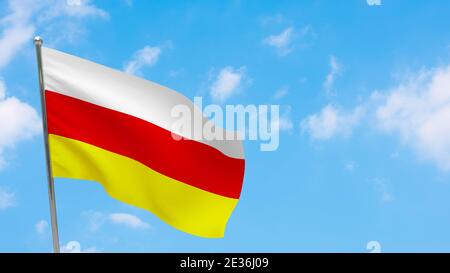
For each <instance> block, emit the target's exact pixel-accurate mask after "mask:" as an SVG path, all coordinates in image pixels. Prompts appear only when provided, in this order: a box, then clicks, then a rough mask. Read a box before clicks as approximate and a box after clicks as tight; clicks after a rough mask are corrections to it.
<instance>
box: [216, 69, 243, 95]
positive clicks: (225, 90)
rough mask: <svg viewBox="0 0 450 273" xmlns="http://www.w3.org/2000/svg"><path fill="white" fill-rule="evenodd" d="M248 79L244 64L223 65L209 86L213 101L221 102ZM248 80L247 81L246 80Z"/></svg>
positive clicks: (235, 91) (234, 92)
mask: <svg viewBox="0 0 450 273" xmlns="http://www.w3.org/2000/svg"><path fill="white" fill-rule="evenodd" d="M246 80H248V78H247V74H246V68H245V66H242V67H240V68H237V69H236V68H233V67H231V66H227V67H224V68H222V69H221V70H220V72H219V73H218V74H217V77H216V79H215V81H214V82H213V83H212V85H211V87H210V95H211V97H212V98H213V100H215V101H219V102H223V101H225V100H226V99H228V98H229V97H231V96H232V95H234V94H236V93H237V92H238V91H239V90H240V89H241V88H242V86H243V84H244V83H245V81H246ZM247 82H248V81H247Z"/></svg>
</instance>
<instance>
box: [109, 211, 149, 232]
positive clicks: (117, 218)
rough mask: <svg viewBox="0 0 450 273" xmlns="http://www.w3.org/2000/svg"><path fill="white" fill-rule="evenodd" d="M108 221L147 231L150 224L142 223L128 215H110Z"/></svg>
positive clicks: (137, 218) (133, 216)
mask: <svg viewBox="0 0 450 273" xmlns="http://www.w3.org/2000/svg"><path fill="white" fill-rule="evenodd" d="M108 219H109V220H110V221H111V222H112V223H114V224H118V225H124V226H127V227H129V228H132V229H149V228H150V224H148V223H146V222H144V221H142V220H141V219H140V218H139V217H137V216H136V215H132V214H129V213H111V214H110V215H109V216H108Z"/></svg>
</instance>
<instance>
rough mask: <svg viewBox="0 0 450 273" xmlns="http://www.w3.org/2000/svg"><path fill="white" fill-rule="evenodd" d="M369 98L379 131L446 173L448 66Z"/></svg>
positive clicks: (449, 153)
mask: <svg viewBox="0 0 450 273" xmlns="http://www.w3.org/2000/svg"><path fill="white" fill-rule="evenodd" d="M372 98H373V99H374V100H376V103H377V105H378V106H377V107H376V110H375V111H376V113H375V116H376V120H377V124H378V127H379V128H380V129H381V130H382V131H384V132H387V133H391V134H396V135H398V136H399V137H400V139H401V140H402V142H403V143H404V144H406V145H408V146H410V147H412V148H413V149H414V150H415V151H416V152H417V154H418V155H419V156H420V157H421V158H423V159H426V160H430V161H433V162H435V163H436V164H437V165H438V166H439V167H440V168H441V169H443V170H447V171H448V170H450V122H449V120H450V65H449V66H447V67H439V68H434V69H431V70H424V71H422V72H419V73H417V74H414V75H412V76H410V77H408V79H406V80H404V81H403V82H401V83H399V84H398V85H397V86H395V87H393V88H391V89H390V90H388V91H387V92H384V93H380V92H375V93H373V95H372Z"/></svg>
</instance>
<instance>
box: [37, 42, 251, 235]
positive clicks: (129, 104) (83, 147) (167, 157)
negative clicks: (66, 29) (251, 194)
mask: <svg viewBox="0 0 450 273" xmlns="http://www.w3.org/2000/svg"><path fill="white" fill-rule="evenodd" d="M42 61H43V72H44V82H45V105H46V110H47V123H48V133H49V144H50V157H51V166H52V169H53V175H54V177H62V178H73V179H84V180H92V181H96V182H99V183H100V184H101V185H102V186H103V187H104V189H105V190H106V192H107V193H108V194H109V195H110V196H111V197H113V198H115V199H117V200H120V201H122V202H124V203H127V204H130V205H133V206H136V207H140V208H143V209H146V210H148V211H150V212H152V213H154V214H155V215H157V216H158V217H159V218H161V219H162V220H163V221H165V222H166V223H168V224H170V225H172V226H173V227H175V228H177V229H180V230H182V231H185V232H187V233H190V234H193V235H197V236H202V237H211V238H214V237H223V235H224V231H225V226H226V223H227V221H228V218H229V217H230V215H231V213H232V211H233V209H234V207H235V206H236V204H237V201H238V199H239V196H240V193H241V188H242V181H243V176H244V165H245V162H244V154H243V146H242V142H241V141H238V140H211V141H208V140H203V139H200V140H197V139H195V140H194V139H192V138H189V137H190V136H187V135H183V132H177V131H174V129H173V127H174V126H173V124H174V122H175V121H176V118H175V117H172V115H171V110H172V109H173V107H175V106H176V105H186V106H187V107H189V109H191V111H192V112H193V113H197V114H198V113H200V114H201V112H200V110H199V109H198V108H197V107H196V106H194V104H193V103H192V102H191V101H190V100H188V99H187V98H186V97H184V96H183V95H181V94H180V93H177V92H175V91H173V90H170V89H168V88H166V87H163V86H160V85H158V84H155V83H152V82H150V81H146V80H143V79H140V78H137V77H134V76H131V75H128V74H125V73H122V72H119V71H116V70H113V69H110V68H108V67H105V66H102V65H99V64H96V63H93V62H90V61H87V60H84V59H81V58H78V57H75V56H71V55H68V54H65V53H62V52H59V51H56V50H53V49H49V48H45V47H43V48H42ZM203 120H204V121H206V120H207V119H206V118H205V117H203ZM217 129H218V130H220V128H217ZM194 130H202V128H197V129H195V128H194ZM173 135H179V136H181V137H183V138H182V139H181V140H177V139H175V138H174V137H173ZM193 135H195V132H194V134H193Z"/></svg>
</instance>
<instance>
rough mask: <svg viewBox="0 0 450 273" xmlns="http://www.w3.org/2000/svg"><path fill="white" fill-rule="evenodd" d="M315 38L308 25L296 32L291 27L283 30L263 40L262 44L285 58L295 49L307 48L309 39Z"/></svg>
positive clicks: (309, 42)
mask: <svg viewBox="0 0 450 273" xmlns="http://www.w3.org/2000/svg"><path fill="white" fill-rule="evenodd" d="M315 36H316V35H315V33H314V32H313V30H312V27H311V26H310V25H307V26H305V27H303V28H301V29H299V30H296V29H295V28H294V27H292V26H291V27H287V28H285V29H284V30H282V31H281V32H280V33H278V34H274V35H270V36H268V37H266V38H264V39H263V40H262V43H263V44H264V45H267V46H271V47H273V48H275V49H276V51H277V53H278V54H279V55H280V56H286V55H288V54H289V53H291V52H292V51H293V50H294V49H295V48H305V47H308V46H309V45H310V44H311V42H312V41H311V39H314V38H315ZM300 39H301V40H300Z"/></svg>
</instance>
